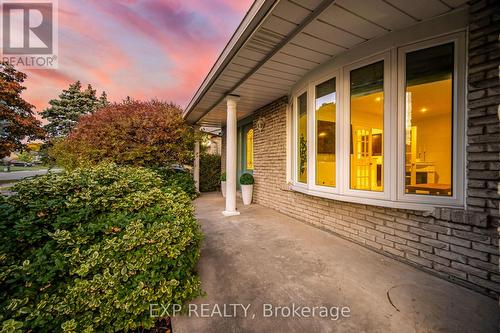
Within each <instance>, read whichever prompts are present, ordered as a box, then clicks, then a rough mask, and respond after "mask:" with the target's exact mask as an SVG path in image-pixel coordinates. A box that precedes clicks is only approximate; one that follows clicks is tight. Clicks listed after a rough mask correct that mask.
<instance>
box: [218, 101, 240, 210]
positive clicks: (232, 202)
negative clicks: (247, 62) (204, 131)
mask: <svg viewBox="0 0 500 333" xmlns="http://www.w3.org/2000/svg"><path fill="white" fill-rule="evenodd" d="M238 100H239V96H234V95H228V96H227V97H226V102H227V121H226V210H225V211H223V212H222V214H224V215H225V216H233V215H239V214H240V212H238V211H237V210H236V164H237V161H236V158H237V150H236V149H237V148H236V145H237V121H238V120H237V117H236V104H237V102H238Z"/></svg>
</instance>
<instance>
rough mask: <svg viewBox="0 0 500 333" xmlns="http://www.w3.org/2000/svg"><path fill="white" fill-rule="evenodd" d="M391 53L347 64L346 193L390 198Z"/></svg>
mask: <svg viewBox="0 0 500 333" xmlns="http://www.w3.org/2000/svg"><path fill="white" fill-rule="evenodd" d="M390 74H391V61H390V52H389V51H387V52H384V53H382V54H380V55H376V56H374V57H369V58H367V59H364V60H362V61H359V62H356V63H353V64H350V65H348V66H345V67H344V101H345V102H344V110H343V113H344V115H345V120H344V123H343V126H344V131H343V133H344V136H343V139H344V141H343V142H344V147H345V148H344V150H343V155H342V157H343V159H342V162H343V164H344V170H347V171H348V172H347V175H346V174H344V175H345V176H347V177H346V179H347V181H346V183H347V184H345V185H344V191H343V193H345V194H347V195H352V196H363V197H367V198H373V199H384V200H388V199H390V187H391V186H390V183H391V177H390V175H391V173H390V167H389V163H388V160H389V158H390V157H389V154H388V152H389V151H390V143H391V139H390V137H389V136H390V135H392V131H391V130H390V127H391V125H390V124H391V112H390V110H391V91H390Z"/></svg>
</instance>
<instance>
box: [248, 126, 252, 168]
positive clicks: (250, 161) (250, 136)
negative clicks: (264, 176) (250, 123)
mask: <svg viewBox="0 0 500 333" xmlns="http://www.w3.org/2000/svg"><path fill="white" fill-rule="evenodd" d="M246 139H247V156H246V160H247V165H246V169H247V170H253V128H251V129H249V130H248V132H247V138H246Z"/></svg>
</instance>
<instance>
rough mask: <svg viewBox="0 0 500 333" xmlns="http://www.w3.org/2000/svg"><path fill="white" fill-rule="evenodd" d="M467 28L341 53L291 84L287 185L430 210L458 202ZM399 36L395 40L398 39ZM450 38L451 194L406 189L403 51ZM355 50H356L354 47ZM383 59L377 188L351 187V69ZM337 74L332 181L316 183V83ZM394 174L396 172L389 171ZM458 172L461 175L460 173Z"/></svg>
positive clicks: (373, 202) (330, 196)
mask: <svg viewBox="0 0 500 333" xmlns="http://www.w3.org/2000/svg"><path fill="white" fill-rule="evenodd" d="M465 36H466V33H465V31H464V30H463V29H460V30H458V32H452V33H443V34H442V35H440V36H438V37H435V36H433V37H426V38H422V39H420V40H419V41H414V40H413V41H412V40H411V39H410V38H408V39H407V40H398V38H396V42H394V43H392V44H391V45H390V46H386V47H385V48H383V47H381V49H379V50H377V49H374V51H375V52H372V53H371V55H369V56H364V57H363V56H362V55H357V57H354V56H353V57H347V56H346V57H340V58H341V59H340V60H339V61H338V62H337V63H334V64H333V65H330V66H326V68H324V69H320V70H315V71H313V72H312V73H310V74H307V75H306V79H305V80H304V81H302V83H301V84H300V86H298V88H295V89H292V95H291V96H292V99H291V101H292V103H291V111H292V112H291V113H292V117H291V118H290V120H291V126H290V128H291V130H292V135H291V136H290V137H291V140H292V144H291V149H292V150H291V154H290V155H289V156H290V157H289V158H290V162H291V166H292V168H291V175H292V177H291V179H290V182H291V187H290V188H291V190H293V191H297V192H301V193H305V194H309V195H314V196H319V197H323V198H328V199H333V200H339V201H346V202H354V203H361V204H368V205H374V206H382V207H391V208H401V209H414V210H423V211H429V210H432V209H434V207H450V208H463V207H464V202H465V180H466V179H465V107H466V102H465V98H466V86H465V84H466V74H467V73H466V65H465V64H466V41H465ZM398 42H399V43H398ZM450 42H453V43H455V44H454V45H455V46H454V66H455V68H454V82H453V127H452V128H453V138H452V140H453V154H452V163H453V178H452V179H453V195H452V196H451V197H442V196H431V195H415V194H406V193H405V185H404V184H405V172H404V171H405V168H404V167H405V162H404V157H405V145H404V139H405V131H404V129H405V110H404V108H405V104H404V96H405V86H406V83H405V73H406V68H405V64H404V63H405V56H406V53H408V52H412V51H417V50H420V49H425V48H428V47H432V46H437V45H442V44H446V43H450ZM355 53H356V52H355ZM381 60H383V61H384V162H383V165H384V166H383V168H384V170H383V177H384V179H383V186H384V189H383V191H382V192H376V191H367V190H355V189H351V188H350V138H349V135H350V86H349V85H350V71H351V70H355V69H358V68H361V67H364V66H367V65H370V64H372V63H376V62H378V61H381ZM331 78H335V79H336V82H335V83H336V93H337V96H336V98H337V105H336V156H335V158H336V186H335V187H330V186H321V185H316V150H317V147H316V108H315V102H316V92H315V88H316V85H318V84H321V83H323V82H325V81H327V80H329V79H331ZM303 93H307V98H308V101H307V107H308V110H307V124H308V125H307V131H308V134H307V138H308V139H307V140H308V144H307V145H308V154H307V169H308V170H307V172H308V174H307V183H302V182H299V181H298V170H297V169H298V160H297V149H298V143H297V142H298V141H297V133H298V132H297V131H298V126H297V117H298V97H299V96H301V95H302V94H303ZM394 175H396V176H394ZM461 175H462V176H461Z"/></svg>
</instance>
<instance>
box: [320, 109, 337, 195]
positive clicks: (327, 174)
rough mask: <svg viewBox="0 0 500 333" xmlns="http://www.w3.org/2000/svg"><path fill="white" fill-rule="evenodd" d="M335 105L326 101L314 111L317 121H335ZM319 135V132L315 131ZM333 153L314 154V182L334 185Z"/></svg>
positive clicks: (334, 166)
mask: <svg viewBox="0 0 500 333" xmlns="http://www.w3.org/2000/svg"><path fill="white" fill-rule="evenodd" d="M335 112H336V105H335V104H333V103H328V104H324V105H322V106H321V107H320V108H319V109H318V110H317V111H316V120H317V121H328V122H336V119H335V118H336V117H335V115H336V114H335ZM316 135H319V133H316ZM335 168H336V159H335V154H319V153H317V154H316V184H317V185H322V186H335V182H336V179H335V178H336V175H335V170H336V169H335Z"/></svg>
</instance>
